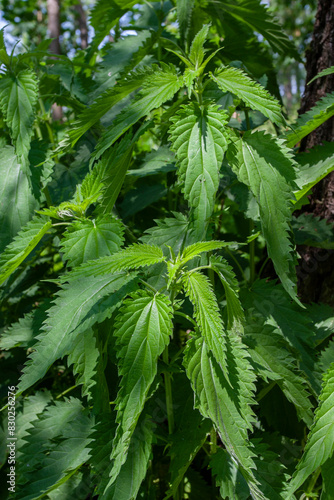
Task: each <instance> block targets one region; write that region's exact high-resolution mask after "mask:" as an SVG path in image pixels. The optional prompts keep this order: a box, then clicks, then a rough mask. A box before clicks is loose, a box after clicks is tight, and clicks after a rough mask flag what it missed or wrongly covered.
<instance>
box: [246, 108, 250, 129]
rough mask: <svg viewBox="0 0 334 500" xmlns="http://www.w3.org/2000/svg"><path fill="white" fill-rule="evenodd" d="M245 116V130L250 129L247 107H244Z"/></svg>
mask: <svg viewBox="0 0 334 500" xmlns="http://www.w3.org/2000/svg"><path fill="white" fill-rule="evenodd" d="M245 118H246V128H247V130H250V128H251V126H250V121H249V114H248V109H245Z"/></svg>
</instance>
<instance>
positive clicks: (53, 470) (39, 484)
mask: <svg viewBox="0 0 334 500" xmlns="http://www.w3.org/2000/svg"><path fill="white" fill-rule="evenodd" d="M69 407H70V411H69ZM51 408H52V407H50V406H49V407H48V408H47V410H46V413H45V414H43V415H42V417H41V420H39V422H37V425H36V427H33V428H32V429H29V434H30V435H29V436H28V437H26V438H25V440H26V441H27V442H28V443H27V444H26V445H24V446H23V447H22V453H23V456H22V459H24V462H23V463H24V464H25V466H23V467H24V478H25V483H24V486H23V487H21V488H20V497H21V498H24V499H25V500H28V499H29V498H32V495H33V497H35V496H37V495H38V494H42V493H47V492H48V491H50V490H51V489H53V488H55V487H57V486H59V485H60V484H62V483H64V482H65V481H67V480H68V479H69V477H71V476H72V474H73V471H74V470H75V469H76V468H78V467H79V466H81V465H82V464H84V463H85V462H86V461H87V460H88V458H89V443H90V441H91V440H90V438H89V435H90V434H91V430H92V424H93V422H92V420H91V419H90V418H89V417H88V416H87V415H85V414H84V412H83V408H82V406H81V405H80V406H79V402H78V400H75V399H74V398H71V399H70V400H68V401H65V402H62V404H59V403H58V404H57V406H56V408H57V418H58V420H59V422H58V423H57V429H58V436H59V437H61V439H60V442H59V443H57V444H56V442H52V441H51V440H52V437H56V436H55V431H54V429H52V431H51V430H50V429H49V431H50V432H49V434H47V435H46V439H45V441H44V442H41V441H40V438H41V435H42V434H44V435H45V430H46V425H48V424H49V425H51V421H50V420H51V419H52V416H51V412H50V410H51ZM48 412H50V414H49V415H48ZM74 416H75V418H73V417H74ZM43 417H44V418H43ZM71 417H72V418H71ZM60 423H61V428H60V425H59V424H60ZM38 424H40V425H38ZM36 431H37V432H36ZM43 431H44V432H43ZM33 441H34V442H35V445H36V444H37V443H38V445H39V449H38V453H37V454H36V453H35V455H34V459H33V463H32V460H31V455H29V454H30V452H31V448H32V447H35V446H34V444H33ZM43 452H44V453H43ZM46 472H47V474H45V473H46Z"/></svg>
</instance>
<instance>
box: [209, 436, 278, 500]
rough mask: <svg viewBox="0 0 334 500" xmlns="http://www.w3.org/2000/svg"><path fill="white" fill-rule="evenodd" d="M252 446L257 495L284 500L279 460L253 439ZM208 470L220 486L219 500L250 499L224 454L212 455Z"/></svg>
mask: <svg viewBox="0 0 334 500" xmlns="http://www.w3.org/2000/svg"><path fill="white" fill-rule="evenodd" d="M252 444H254V448H255V452H256V454H257V456H256V457H254V463H255V464H256V468H257V470H256V471H254V476H255V477H256V479H257V480H258V481H259V484H260V487H261V492H262V493H263V494H264V495H265V498H267V499H270V500H281V499H282V498H284V492H285V480H286V478H287V474H284V466H283V465H282V464H281V463H280V462H279V460H278V459H279V457H278V456H277V455H276V454H275V453H274V452H272V451H270V450H269V448H268V445H267V444H266V443H262V442H261V441H260V440H259V439H254V440H252ZM210 466H211V467H212V470H213V474H214V475H215V476H217V479H216V482H217V485H218V486H220V494H221V496H222V498H224V499H225V498H233V499H236V500H247V499H248V498H249V497H250V491H249V488H248V486H247V483H246V481H245V479H244V478H243V477H242V474H241V472H240V470H239V468H238V467H237V465H236V464H235V463H234V462H233V460H232V459H231V457H229V455H228V453H227V452H226V450H223V449H221V448H220V449H219V450H218V452H217V453H216V454H214V455H212V457H211V460H210Z"/></svg>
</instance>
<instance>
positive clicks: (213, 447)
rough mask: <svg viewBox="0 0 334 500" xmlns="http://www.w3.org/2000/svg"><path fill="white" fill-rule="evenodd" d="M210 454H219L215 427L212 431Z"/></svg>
mask: <svg viewBox="0 0 334 500" xmlns="http://www.w3.org/2000/svg"><path fill="white" fill-rule="evenodd" d="M210 452H211V455H214V454H215V453H217V433H216V429H215V428H214V427H212V429H211V431H210Z"/></svg>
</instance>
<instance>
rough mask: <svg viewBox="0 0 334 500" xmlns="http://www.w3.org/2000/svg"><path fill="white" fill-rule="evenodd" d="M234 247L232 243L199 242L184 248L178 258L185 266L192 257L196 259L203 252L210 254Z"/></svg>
mask: <svg viewBox="0 0 334 500" xmlns="http://www.w3.org/2000/svg"><path fill="white" fill-rule="evenodd" d="M231 245H235V243H234V242H233V241H199V242H198V243H193V244H192V245H189V246H188V247H186V248H185V249H184V250H183V252H182V255H181V257H180V261H181V263H182V264H185V263H186V262H188V261H189V260H191V259H193V258H194V257H198V256H199V255H200V254H201V253H203V252H211V251H212V250H219V249H220V248H224V247H227V246H231Z"/></svg>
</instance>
